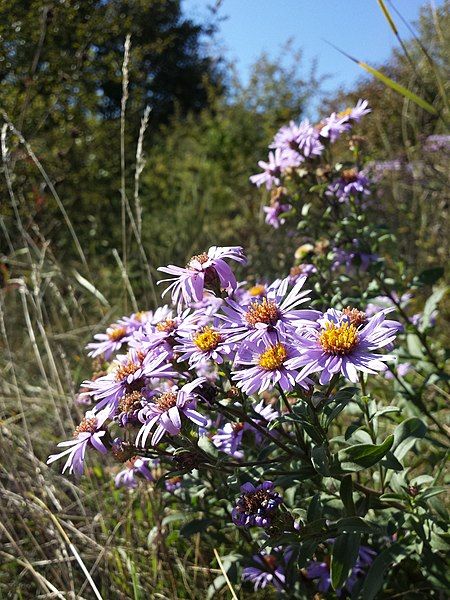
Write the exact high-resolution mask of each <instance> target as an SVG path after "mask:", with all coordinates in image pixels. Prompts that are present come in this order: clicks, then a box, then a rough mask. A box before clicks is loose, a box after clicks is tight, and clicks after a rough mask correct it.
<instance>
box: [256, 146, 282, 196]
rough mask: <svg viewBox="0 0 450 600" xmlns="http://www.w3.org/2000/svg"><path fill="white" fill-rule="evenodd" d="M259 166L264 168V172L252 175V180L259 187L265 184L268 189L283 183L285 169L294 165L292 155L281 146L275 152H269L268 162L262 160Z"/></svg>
mask: <svg viewBox="0 0 450 600" xmlns="http://www.w3.org/2000/svg"><path fill="white" fill-rule="evenodd" d="M258 166H259V167H261V169H262V170H263V172H262V173H258V174H256V175H252V176H251V177H250V181H251V182H252V183H254V184H255V185H256V186H257V187H260V186H261V185H263V184H265V186H266V188H267V189H268V190H270V189H272V187H273V186H274V185H277V186H278V185H280V184H281V175H282V172H283V171H284V169H286V168H287V167H289V166H292V157H291V156H290V155H287V154H286V151H284V150H282V149H281V148H276V149H275V152H269V160H268V162H264V161H263V160H260V161H259V162H258Z"/></svg>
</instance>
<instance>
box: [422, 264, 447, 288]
mask: <svg viewBox="0 0 450 600" xmlns="http://www.w3.org/2000/svg"><path fill="white" fill-rule="evenodd" d="M443 274H444V268H443V267H431V269H425V270H424V271H422V272H421V273H419V275H418V277H417V279H418V281H419V283H422V284H423V285H434V284H435V283H436V281H438V280H439V279H440V278H441V277H442V275H443Z"/></svg>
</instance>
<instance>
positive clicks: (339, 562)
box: [331, 533, 361, 590]
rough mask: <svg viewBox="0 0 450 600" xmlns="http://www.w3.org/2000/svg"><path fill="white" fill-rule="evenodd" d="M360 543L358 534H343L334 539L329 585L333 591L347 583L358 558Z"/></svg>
mask: <svg viewBox="0 0 450 600" xmlns="http://www.w3.org/2000/svg"><path fill="white" fill-rule="evenodd" d="M360 542H361V534H360V533H343V534H341V535H339V536H338V537H337V538H336V540H335V542H334V544H333V551H332V554H331V585H332V586H333V589H334V590H337V589H338V588H340V587H342V585H343V584H344V583H345V582H346V581H347V579H348V577H349V575H350V573H351V571H352V569H353V567H354V566H355V563H356V560H357V558H358V552H359V544H360Z"/></svg>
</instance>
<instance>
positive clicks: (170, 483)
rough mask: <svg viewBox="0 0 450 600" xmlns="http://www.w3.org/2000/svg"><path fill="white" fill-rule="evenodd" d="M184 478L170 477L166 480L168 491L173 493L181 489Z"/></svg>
mask: <svg viewBox="0 0 450 600" xmlns="http://www.w3.org/2000/svg"><path fill="white" fill-rule="evenodd" d="M182 481H183V479H182V478H181V477H178V476H177V477H169V479H166V480H165V481H164V487H165V488H166V490H167V491H168V492H170V493H171V494H173V493H174V492H175V491H176V490H179V489H180V487H181V483H182Z"/></svg>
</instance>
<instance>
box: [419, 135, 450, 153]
mask: <svg viewBox="0 0 450 600" xmlns="http://www.w3.org/2000/svg"><path fill="white" fill-rule="evenodd" d="M424 149H425V150H426V151H427V152H440V151H442V152H446V151H448V150H449V149H450V135H438V134H436V135H429V136H428V137H427V139H426V140H425V144H424Z"/></svg>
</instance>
